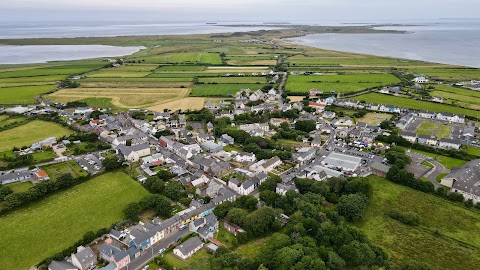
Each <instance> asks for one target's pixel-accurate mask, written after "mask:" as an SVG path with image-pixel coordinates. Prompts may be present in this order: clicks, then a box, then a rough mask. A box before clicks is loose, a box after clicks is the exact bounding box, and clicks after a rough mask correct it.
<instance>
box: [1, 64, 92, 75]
mask: <svg viewBox="0 0 480 270" xmlns="http://www.w3.org/2000/svg"><path fill="white" fill-rule="evenodd" d="M99 66H101V64H100V63H99V64H96V65H65V66H55V67H46V68H32V69H24V70H22V69H21V70H15V71H6V72H0V78H23V77H36V76H47V75H75V74H79V73H83V72H87V71H89V70H92V69H94V68H96V67H99Z"/></svg>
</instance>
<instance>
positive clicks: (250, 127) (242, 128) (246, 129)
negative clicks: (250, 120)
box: [238, 123, 270, 132]
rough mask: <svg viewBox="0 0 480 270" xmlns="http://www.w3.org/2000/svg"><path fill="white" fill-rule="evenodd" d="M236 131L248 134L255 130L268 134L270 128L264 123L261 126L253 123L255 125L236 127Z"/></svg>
mask: <svg viewBox="0 0 480 270" xmlns="http://www.w3.org/2000/svg"><path fill="white" fill-rule="evenodd" d="M238 129H240V130H243V131H246V132H250V131H252V130H256V129H260V130H262V131H264V132H268V131H269V130H270V126H269V125H268V124H266V123H263V124H259V123H255V124H245V125H240V126H239V127H238Z"/></svg>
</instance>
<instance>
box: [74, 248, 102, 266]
mask: <svg viewBox="0 0 480 270" xmlns="http://www.w3.org/2000/svg"><path fill="white" fill-rule="evenodd" d="M71 258H72V264H73V265H74V266H76V267H77V268H78V269H80V270H87V269H90V267H92V266H94V265H96V264H97V256H96V255H95V253H93V251H92V249H91V248H90V247H83V246H79V247H78V248H77V253H74V254H72V257H71Z"/></svg>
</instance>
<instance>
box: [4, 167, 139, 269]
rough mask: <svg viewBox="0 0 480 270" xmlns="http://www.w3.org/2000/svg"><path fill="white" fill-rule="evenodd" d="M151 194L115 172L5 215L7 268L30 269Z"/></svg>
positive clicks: (106, 225) (114, 218) (111, 222)
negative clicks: (128, 205)
mask: <svg viewBox="0 0 480 270" xmlns="http://www.w3.org/2000/svg"><path fill="white" fill-rule="evenodd" d="M147 194H148V192H147V191H146V190H145V189H144V188H143V187H142V186H141V184H139V183H138V182H136V181H134V180H132V179H131V178H130V177H129V176H128V175H126V174H125V173H123V172H112V173H107V174H104V175H102V176H98V177H95V178H93V179H91V180H89V181H87V182H85V183H82V184H80V185H77V186H75V187H72V188H70V189H68V190H65V191H61V192H58V193H56V194H54V195H52V196H49V197H47V198H44V199H42V200H41V201H38V202H35V203H32V204H29V205H28V206H25V207H22V208H20V209H18V210H16V211H14V212H11V213H9V214H7V215H4V216H2V217H0V235H2V241H0V250H2V252H0V261H1V262H2V266H1V267H2V269H28V268H29V267H30V266H32V265H34V264H37V263H39V262H40V261H41V260H42V259H44V258H46V257H49V256H52V255H54V254H56V253H58V252H60V251H62V250H63V249H65V248H67V247H69V246H71V245H73V244H74V243H75V242H76V241H78V240H80V239H81V238H82V236H83V234H84V233H85V232H88V231H97V230H99V229H100V228H106V227H109V226H111V225H112V224H114V223H116V222H118V221H120V220H122V219H123V218H124V216H123V211H122V210H123V207H125V205H127V204H129V203H131V202H136V201H139V200H140V199H141V198H143V197H144V196H146V195H147ZM111 198H116V199H115V200H112V199H111ZM72 224H74V225H75V226H72ZM39 247H41V248H39Z"/></svg>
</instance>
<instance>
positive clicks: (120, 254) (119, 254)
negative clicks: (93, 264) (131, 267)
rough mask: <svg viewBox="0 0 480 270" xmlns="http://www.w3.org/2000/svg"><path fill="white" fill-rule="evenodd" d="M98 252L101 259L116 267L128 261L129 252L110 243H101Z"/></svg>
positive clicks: (123, 265)
mask: <svg viewBox="0 0 480 270" xmlns="http://www.w3.org/2000/svg"><path fill="white" fill-rule="evenodd" d="M99 254H100V257H101V258H102V259H104V260H106V261H109V262H112V263H113V264H115V266H116V269H122V268H124V267H125V266H127V264H129V263H130V255H129V253H128V252H127V251H125V250H120V249H119V248H118V247H116V246H114V245H111V244H107V243H105V244H103V245H102V247H101V249H100V253H99Z"/></svg>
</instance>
